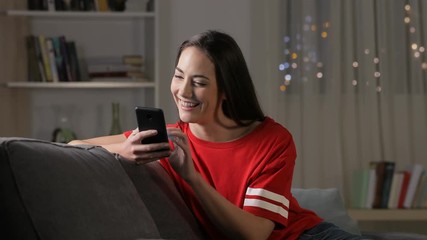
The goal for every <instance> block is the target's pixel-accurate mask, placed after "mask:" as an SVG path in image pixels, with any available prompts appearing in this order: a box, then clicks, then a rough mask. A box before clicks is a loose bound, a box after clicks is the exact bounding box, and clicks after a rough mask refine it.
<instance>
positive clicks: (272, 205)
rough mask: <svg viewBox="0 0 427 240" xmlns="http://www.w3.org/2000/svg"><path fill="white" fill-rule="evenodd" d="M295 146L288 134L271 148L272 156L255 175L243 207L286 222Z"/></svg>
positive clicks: (284, 224)
mask: <svg viewBox="0 0 427 240" xmlns="http://www.w3.org/2000/svg"><path fill="white" fill-rule="evenodd" d="M295 159H296V150H295V144H294V142H293V140H292V137H291V136H290V135H289V136H288V137H286V138H285V139H282V140H281V143H280V144H277V143H276V147H275V148H274V149H272V156H271V160H270V161H268V163H267V164H266V165H265V167H264V168H263V170H262V171H261V172H260V173H259V174H257V175H256V176H253V179H252V181H251V182H250V183H249V186H248V188H247V190H246V194H245V198H244V203H243V209H244V210H246V211H248V212H251V213H253V214H255V215H257V216H261V217H265V218H268V219H270V220H273V221H275V222H276V223H279V224H280V225H282V226H286V225H287V223H288V217H289V209H290V203H291V202H292V201H291V199H292V194H291V185H292V177H293V171H294V166H295Z"/></svg>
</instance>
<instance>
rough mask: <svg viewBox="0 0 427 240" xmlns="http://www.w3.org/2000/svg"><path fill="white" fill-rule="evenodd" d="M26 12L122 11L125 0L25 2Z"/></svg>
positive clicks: (44, 0) (39, 0)
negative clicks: (26, 5)
mask: <svg viewBox="0 0 427 240" xmlns="http://www.w3.org/2000/svg"><path fill="white" fill-rule="evenodd" d="M27 1H28V3H27V4H28V10H39V11H99V12H108V11H123V10H124V9H125V3H126V1H125V0H27Z"/></svg>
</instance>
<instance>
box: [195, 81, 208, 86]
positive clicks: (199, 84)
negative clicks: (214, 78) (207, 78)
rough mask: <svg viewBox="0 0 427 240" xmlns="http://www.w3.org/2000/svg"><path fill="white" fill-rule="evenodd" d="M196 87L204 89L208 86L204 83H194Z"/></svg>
mask: <svg viewBox="0 0 427 240" xmlns="http://www.w3.org/2000/svg"><path fill="white" fill-rule="evenodd" d="M193 84H194V85H195V86H199V87H204V86H206V85H207V84H206V83H204V82H194V83H193Z"/></svg>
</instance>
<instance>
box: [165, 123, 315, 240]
mask: <svg viewBox="0 0 427 240" xmlns="http://www.w3.org/2000/svg"><path fill="white" fill-rule="evenodd" d="M168 127H175V128H180V129H181V130H182V131H183V132H184V133H186V134H187V136H188V140H189V143H190V149H191V153H192V158H193V161H194V166H195V168H196V170H197V171H198V172H200V174H201V176H202V177H203V178H204V179H205V180H206V181H207V182H208V183H209V184H210V185H211V186H213V187H214V188H215V189H216V191H218V193H220V194H221V195H222V196H224V197H225V198H226V199H228V200H229V201H230V202H231V203H233V204H234V205H236V206H238V207H239V208H242V209H243V210H245V211H248V212H250V213H252V214H254V215H257V216H260V217H264V218H267V219H270V220H272V221H274V222H275V223H276V227H275V229H274V231H273V233H272V234H271V236H270V237H269V239H297V238H298V236H299V235H300V234H301V233H302V232H303V231H304V230H306V229H309V228H312V227H314V226H315V225H317V224H318V223H319V222H321V221H322V219H321V218H319V217H318V216H317V215H316V214H315V213H313V212H312V211H309V210H306V209H303V208H301V207H300V206H299V204H298V202H297V201H296V199H295V198H294V197H293V196H292V194H291V185H292V177H293V170H294V165H295V159H296V149H295V144H294V142H293V139H292V135H291V134H290V133H289V132H288V131H287V130H286V129H285V128H284V127H283V126H281V125H280V124H278V123H276V122H275V121H274V120H273V119H271V118H268V117H266V118H265V120H264V121H263V122H262V124H260V125H259V126H258V127H257V128H256V129H254V130H253V131H252V132H251V133H249V134H248V135H246V136H244V137H242V138H240V139H238V140H235V141H231V142H221V143H218V142H208V141H204V140H201V139H198V138H197V137H196V136H194V135H193V134H192V133H191V131H190V128H189V125H188V123H183V122H178V123H176V124H171V125H168ZM160 162H161V164H162V166H163V167H164V168H165V169H166V170H167V171H168V173H169V174H170V175H171V176H172V178H173V180H174V181H175V183H176V185H177V187H178V188H179V190H180V191H181V193H182V195H183V197H184V200H185V201H186V202H187V204H188V205H189V206H190V207H191V209H192V210H193V212H194V214H195V216H196V217H197V219H198V220H199V221H200V222H201V224H202V225H203V227H204V228H205V230H206V231H207V232H208V234H209V235H210V236H211V238H212V239H226V237H225V236H224V235H222V233H221V232H220V231H219V230H218V229H216V227H215V226H214V225H213V224H212V223H211V222H210V220H209V217H208V216H207V215H206V213H205V212H204V210H203V208H202V206H201V205H200V204H199V202H198V200H197V198H196V196H195V195H194V193H193V191H192V190H191V188H190V186H189V185H188V184H187V183H186V182H185V181H184V180H183V179H182V178H181V177H180V176H179V175H178V174H177V173H176V172H175V171H174V170H173V169H172V167H171V166H170V165H169V162H168V160H167V159H162V160H161V161H160Z"/></svg>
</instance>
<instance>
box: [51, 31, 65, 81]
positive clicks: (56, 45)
mask: <svg viewBox="0 0 427 240" xmlns="http://www.w3.org/2000/svg"><path fill="white" fill-rule="evenodd" d="M52 44H53V50H54V54H55V63H56V69H57V72H58V80H59V81H60V82H66V81H68V79H67V70H66V68H65V61H64V57H63V56H62V53H61V42H60V39H59V37H52Z"/></svg>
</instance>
